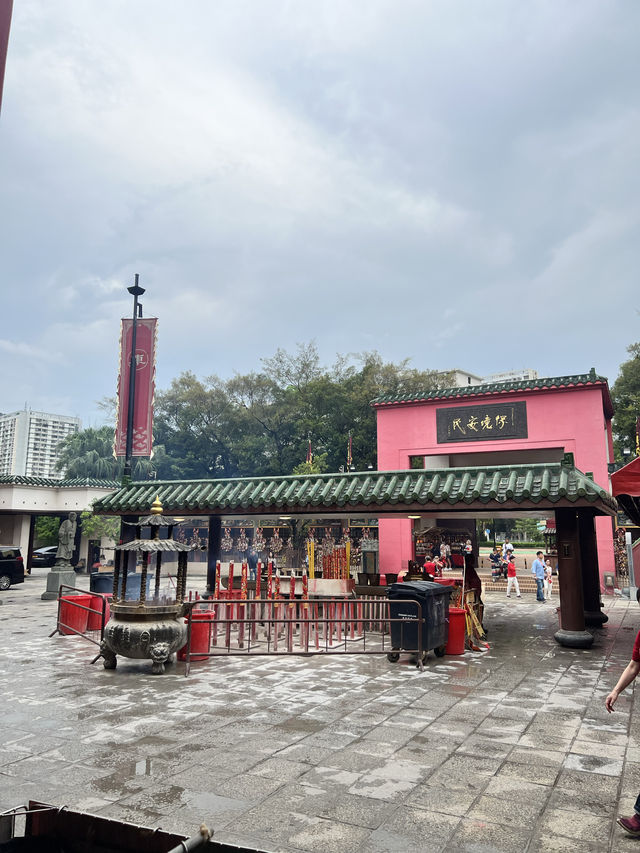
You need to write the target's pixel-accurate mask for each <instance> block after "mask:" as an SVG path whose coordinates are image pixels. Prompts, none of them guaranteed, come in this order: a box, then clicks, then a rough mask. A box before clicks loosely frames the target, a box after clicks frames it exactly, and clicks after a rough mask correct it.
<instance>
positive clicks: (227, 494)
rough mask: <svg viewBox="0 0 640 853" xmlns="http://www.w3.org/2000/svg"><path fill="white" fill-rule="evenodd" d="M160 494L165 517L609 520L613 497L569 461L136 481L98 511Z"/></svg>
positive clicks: (137, 506)
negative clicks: (561, 511) (424, 514)
mask: <svg viewBox="0 0 640 853" xmlns="http://www.w3.org/2000/svg"><path fill="white" fill-rule="evenodd" d="M156 495H158V496H159V498H160V501H161V503H162V507H163V512H166V513H173V514H180V513H193V514H204V515H207V514H214V515H215V514H222V513H224V514H225V515H227V514H231V513H244V514H252V513H295V512H306V513H309V512H316V513H317V512H319V511H324V512H353V511H359V510H375V509H377V508H380V509H381V510H382V511H385V508H386V511H394V510H395V511H411V510H412V509H416V510H423V509H424V508H425V507H430V508H432V509H437V508H440V509H441V510H442V509H453V508H454V507H455V508H456V509H471V508H473V507H474V506H475V507H479V508H482V510H483V511H487V509H488V508H489V507H490V506H491V505H493V508H496V509H498V508H500V507H501V506H503V505H504V504H506V503H509V504H517V505H521V506H522V508H523V509H525V508H527V507H529V508H532V509H533V508H543V507H545V506H546V507H549V508H552V507H553V506H554V505H555V504H564V505H566V503H565V502H569V503H570V504H576V505H582V506H584V505H592V506H593V507H594V508H596V509H598V510H599V511H602V512H605V513H607V514H611V513H614V512H615V511H616V502H615V499H614V498H613V497H612V496H611V495H610V494H609V493H608V492H607V491H605V490H604V489H601V488H600V487H599V486H597V485H596V484H595V483H594V482H593V480H591V479H590V478H589V477H587V476H585V475H584V474H583V473H581V472H580V471H578V470H577V469H576V468H573V467H571V466H570V465H568V464H566V463H564V462H563V463H554V464H549V465H512V466H510V465H500V466H490V467H481V468H444V469H440V470H434V471H425V470H411V471H375V472H357V473H349V474H315V475H309V476H307V475H304V474H303V475H298V476H290V477H264V478H258V477H256V478H245V479H235V480H184V481H164V482H161V481H160V482H152V483H149V482H144V483H131V484H130V485H128V486H126V487H123V488H121V489H120V490H119V491H117V492H115V493H114V494H112V495H107V496H105V497H104V498H101V499H100V500H99V501H98V502H97V503H96V505H95V507H94V512H96V513H103V514H129V513H130V514H137V513H148V511H149V507H150V506H151V503H152V502H153V500H154V498H155V497H156Z"/></svg>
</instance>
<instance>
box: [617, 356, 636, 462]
mask: <svg viewBox="0 0 640 853" xmlns="http://www.w3.org/2000/svg"><path fill="white" fill-rule="evenodd" d="M627 352H628V353H629V355H630V356H631V358H630V359H629V360H628V361H625V362H623V363H622V364H621V365H620V374H619V376H618V378H617V379H616V381H615V382H614V384H613V387H612V388H611V399H612V401H613V406H614V408H615V415H614V418H613V432H614V436H615V440H614V449H615V456H616V459H617V460H618V461H622V460H623V453H622V451H623V448H625V447H628V448H629V449H630V450H631V453H632V454H633V453H635V447H636V419H637V418H638V417H640V342H638V343H635V344H631V346H629V347H627Z"/></svg>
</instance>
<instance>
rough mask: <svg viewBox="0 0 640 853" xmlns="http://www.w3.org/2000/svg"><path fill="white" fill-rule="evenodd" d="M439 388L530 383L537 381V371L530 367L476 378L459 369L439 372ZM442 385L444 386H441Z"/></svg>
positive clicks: (473, 374) (454, 368) (453, 368)
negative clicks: (501, 383) (499, 383)
mask: <svg viewBox="0 0 640 853" xmlns="http://www.w3.org/2000/svg"><path fill="white" fill-rule="evenodd" d="M436 376H437V378H438V380H439V382H440V387H441V388H443V387H445V386H446V387H450V388H464V387H465V386H466V385H494V384H495V383H497V382H530V381H532V380H534V379H538V371H537V370H533V368H531V367H524V368H522V370H507V371H505V372H504V373H492V374H490V375H489V376H476V374H475V373H470V372H469V371H468V370H462V369H461V368H460V367H452V368H451V370H441V371H439V372H438V373H437V374H436ZM442 383H444V384H442Z"/></svg>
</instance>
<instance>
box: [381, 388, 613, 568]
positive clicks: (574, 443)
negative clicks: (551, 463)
mask: <svg viewBox="0 0 640 853" xmlns="http://www.w3.org/2000/svg"><path fill="white" fill-rule="evenodd" d="M516 401H525V402H526V404H527V426H528V437H527V438H522V439H507V440H503V441H500V440H497V441H471V442H469V441H461V442H448V443H443V444H438V443H437V439H436V409H445V408H446V409H449V408H460V407H464V406H473V405H490V404H492V403H503V402H509V403H511V402H516ZM377 415H378V417H377V421H378V469H379V470H381V471H393V470H404V469H407V468H408V467H409V457H410V456H448V455H452V454H456V455H459V454H471V453H473V454H477V453H484V454H491V458H487V459H485V460H483V461H482V462H481V463H478V462H477V461H474V462H472V463H470V464H473V465H474V466H475V465H478V464H485V465H500V464H505V462H504V461H501V457H502V456H503V455H504V453H505V452H507V451H527V450H548V451H549V452H551V451H552V450H553V449H557V448H561V449H562V450H563V451H564V452H565V453H573V454H574V458H575V464H576V467H577V468H579V469H580V470H581V471H583V472H585V473H586V472H589V471H591V472H593V476H594V480H595V482H596V483H597V484H598V485H599V486H601V487H602V488H604V489H607V490H608V491H610V484H609V474H608V471H607V463H608V461H609V459H610V458H612V456H610V454H612V446H611V421H610V420H609V419H608V418H606V417H605V413H604V409H603V387H602V386H586V387H578V388H575V389H567V388H563V389H558V390H543V391H522V392H517V393H513V394H501V395H491V394H488V395H484V396H480V395H478V396H472V397H462V398H460V399H458V400H427V401H424V402H421V403H415V404H410V405H399V406H388V407H385V406H382V407H379V408H378V410H377ZM556 457H557V451H556V456H554V458H556ZM458 461H459V462H460V460H458ZM523 461H524V460H523ZM428 467H431V466H429V465H428ZM434 467H448V465H447V462H446V461H444V463H443V464H440V465H436V466H434ZM411 524H412V522H411V521H409V520H383V519H381V520H380V567H381V568H380V571H381V572H396V571H398V570H399V568H400V567H401V566H405V567H406V563H407V560H410V559H411V558H412V542H411ZM596 532H597V536H598V561H599V569H600V576H601V579H602V575H603V573H604V572H610V571H613V570H614V560H613V534H612V525H611V519H609V518H605V517H603V518H598V519H596Z"/></svg>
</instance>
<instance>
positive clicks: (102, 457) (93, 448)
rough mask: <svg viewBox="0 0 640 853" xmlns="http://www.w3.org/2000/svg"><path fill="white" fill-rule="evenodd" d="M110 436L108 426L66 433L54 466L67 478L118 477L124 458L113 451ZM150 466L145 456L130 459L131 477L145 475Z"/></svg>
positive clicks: (113, 478)
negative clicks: (115, 455)
mask: <svg viewBox="0 0 640 853" xmlns="http://www.w3.org/2000/svg"><path fill="white" fill-rule="evenodd" d="M113 436H114V431H113V427H109V426H101V427H97V428H95V427H89V428H88V429H83V430H81V431H80V432H76V433H74V434H73V435H70V436H67V438H65V439H63V440H62V441H61V442H60V444H59V445H58V461H57V463H56V468H57V469H58V471H60V472H62V474H63V476H64V477H65V478H67V479H71V478H76V477H90V478H94V479H97V480H120V479H121V477H122V470H123V467H124V461H123V460H122V459H116V458H115V457H114V455H113ZM152 470H153V466H152V464H151V463H150V461H149V460H148V459H145V458H142V457H140V458H136V459H135V460H134V467H133V476H134V479H137V480H143V479H146V478H147V477H148V476H149V473H150V471H152Z"/></svg>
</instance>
